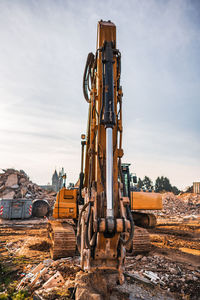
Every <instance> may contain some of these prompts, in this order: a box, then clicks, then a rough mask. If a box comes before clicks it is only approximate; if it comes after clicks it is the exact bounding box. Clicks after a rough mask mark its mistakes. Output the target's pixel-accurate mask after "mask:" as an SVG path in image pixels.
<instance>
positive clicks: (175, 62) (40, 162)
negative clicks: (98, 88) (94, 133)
mask: <svg viewBox="0 0 200 300" xmlns="http://www.w3.org/2000/svg"><path fill="white" fill-rule="evenodd" d="M100 19H103V20H111V21H112V22H114V23H115V25H116V26H117V48H118V49H119V50H120V52H121V53H122V75H121V83H122V88H123V95H124V96H123V130H124V132H123V149H124V153H125V154H124V158H123V162H129V163H131V171H132V172H135V173H136V174H137V176H138V177H141V178H143V177H144V176H145V175H147V176H149V177H150V178H151V179H152V180H153V181H154V180H155V179H156V178H157V176H167V177H168V178H169V179H170V181H171V183H172V185H176V186H177V187H178V188H180V189H183V188H185V187H186V186H189V185H192V182H194V181H200V155H199V153H200V54H199V53H200V1H198V0H190V1H189V0H171V1H170V0H169V1H167V0H165V1H164V0H132V1H131V0H126V1H125V0H124V1H121V0H101V1H95V0H94V1H92V0H85V1H80V0H77V1H73V0H43V1H41V0H12V1H11V0H0V43H1V46H0V141H1V143H0V168H3V169H4V168H16V169H23V170H24V171H25V172H26V173H27V174H28V175H29V176H30V179H31V180H32V181H33V182H36V183H37V184H47V183H48V182H51V177H52V174H53V172H54V170H55V168H56V169H57V170H58V171H59V170H60V169H61V167H64V168H65V171H66V173H67V180H68V182H76V181H77V179H78V174H79V172H80V149H81V147H80V136H81V134H82V133H85V131H86V124H87V111H88V104H87V103H86V101H85V100H84V97H83V93H82V77H83V70H84V66H85V62H86V58H87V54H88V53H89V52H91V51H92V52H95V51H96V34H97V23H98V21H99V20H100Z"/></svg>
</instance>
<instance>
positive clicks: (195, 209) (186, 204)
mask: <svg viewBox="0 0 200 300" xmlns="http://www.w3.org/2000/svg"><path fill="white" fill-rule="evenodd" d="M154 213H155V214H156V215H157V216H162V218H163V217H164V218H165V217H166V218H169V217H182V218H183V217H186V216H193V217H194V218H195V217H197V216H198V215H200V195H198V194H192V193H187V194H186V193H185V194H182V195H178V196H175V195H174V194H173V193H165V194H163V209H162V211H157V212H156V211H155V212H154Z"/></svg>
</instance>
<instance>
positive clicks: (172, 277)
mask: <svg viewBox="0 0 200 300" xmlns="http://www.w3.org/2000/svg"><path fill="white" fill-rule="evenodd" d="M18 223H19V222H18ZM13 224H14V221H13V222H12V223H11V224H7V225H5V224H0V293H1V294H0V299H18V300H19V299H33V291H23V290H22V291H20V292H18V291H17V290H16V287H17V285H18V283H19V282H20V281H21V279H22V278H23V276H24V275H25V274H26V272H27V270H29V269H30V268H31V267H34V266H36V265H37V264H39V263H40V262H42V261H43V260H45V259H49V258H50V254H49V246H50V245H49V241H48V238H47V230H46V223H45V222H44V221H42V222H39V223H38V222H37V221H35V224H29V222H26V225H24V224H23V225H22V224H21V225H19V224H18V225H15V226H13ZM149 233H150V237H151V243H152V249H151V251H150V253H147V254H145V255H140V254H139V255H136V256H134V257H127V259H126V265H125V269H126V270H125V284H124V285H123V286H122V287H120V286H119V287H117V289H116V290H115V291H114V294H113V295H115V296H113V298H112V299H117V297H118V296H120V297H119V298H121V299H164V296H162V295H167V294H162V292H163V293H165V292H168V293H170V294H169V297H168V296H166V298H165V299H192V300H193V299H194V300H196V299H199V295H200V243H199V240H200V223H199V221H198V220H195V221H194V220H187V222H183V223H181V224H180V222H179V223H176V222H167V220H165V222H163V220H159V222H158V226H157V227H156V228H155V229H151V230H149ZM78 263H79V258H78V257H76V258H74V259H72V260H69V261H68V262H67V263H66V264H64V265H62V267H61V266H60V267H59V264H58V265H57V268H58V269H59V271H60V272H61V274H62V276H63V277H64V279H65V280H67V279H70V280H72V281H73V280H74V279H75V275H76V273H77V272H78V271H79V270H80V268H79V267H78ZM136 278H138V280H137V279H136ZM143 278H144V280H145V278H149V280H154V282H152V284H151V285H149V284H148V283H147V284H145V283H143V281H142V279H143ZM148 289H151V291H150V290H148ZM152 290H153V292H152ZM133 291H134V292H133ZM117 295H118V296H117ZM70 297H71V298H73V293H66V294H65V295H63V294H62V295H60V296H58V295H56V296H55V297H54V298H50V296H47V298H45V299H70Z"/></svg>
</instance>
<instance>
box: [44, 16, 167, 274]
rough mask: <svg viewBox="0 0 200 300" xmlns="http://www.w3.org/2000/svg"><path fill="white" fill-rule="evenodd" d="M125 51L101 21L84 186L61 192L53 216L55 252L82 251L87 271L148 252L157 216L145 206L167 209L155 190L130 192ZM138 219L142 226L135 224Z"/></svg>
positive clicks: (89, 96)
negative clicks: (124, 114)
mask: <svg viewBox="0 0 200 300" xmlns="http://www.w3.org/2000/svg"><path fill="white" fill-rule="evenodd" d="M120 77H121V53H120V51H119V50H118V48H117V41H116V26H115V24H114V23H112V22H111V21H103V20H101V21H99V22H98V26H97V46H96V53H95V54H93V53H89V54H88V57H87V61H86V66H85V70H84V76H83V94H84V98H85V100H86V101H87V103H88V106H89V109H88V124H87V131H86V136H85V135H82V136H81V149H82V151H81V172H80V175H79V186H78V187H77V188H74V189H66V187H65V186H64V187H63V188H62V189H61V190H60V191H59V192H58V194H57V198H56V202H55V205H54V209H53V218H52V219H51V220H49V236H50V239H51V257H52V258H53V259H57V258H60V257H66V256H73V255H74V254H75V252H76V251H77V249H78V251H79V253H80V260H81V267H82V269H84V270H89V271H93V270H96V269H98V270H100V269H103V270H107V269H109V270H114V271H117V272H118V273H119V275H120V274H122V273H123V270H124V260H125V256H126V252H129V253H130V254H132V253H134V251H135V252H137V251H138V252H140V251H143V252H145V251H148V247H149V244H150V242H149V235H148V232H147V231H146V229H145V228H149V227H152V226H155V217H154V216H153V215H152V214H149V213H143V211H144V210H152V209H153V210H155V209H161V208H162V199H161V196H160V195H159V194H155V193H137V192H134V193H132V192H130V181H131V180H130V173H129V164H122V161H121V160H122V157H123V154H124V152H123V149H122V133H123V127H122V97H123V93H122V87H121V84H120ZM135 224H136V225H137V226H135Z"/></svg>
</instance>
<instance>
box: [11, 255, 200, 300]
mask: <svg viewBox="0 0 200 300" xmlns="http://www.w3.org/2000/svg"><path fill="white" fill-rule="evenodd" d="M78 272H79V273H78ZM77 273H78V274H79V275H78V276H77ZM95 274H96V273H95ZM95 274H94V278H95V276H97V275H95ZM124 275H125V278H126V282H127V283H128V284H133V283H134V282H139V283H143V284H145V285H147V286H150V287H152V286H153V287H154V288H155V287H156V288H161V290H163V291H166V292H170V293H175V294H176V295H180V297H181V298H178V299H198V298H196V297H198V295H199V293H200V286H199V285H198V282H199V279H200V270H199V269H198V268H196V267H193V266H190V265H186V264H185V263H180V262H179V263H174V262H173V261H171V260H170V259H167V258H166V257H164V256H160V255H154V256H143V255H137V256H136V257H127V258H126V264H125V273H124ZM21 276H23V278H22V279H21V281H20V282H19V284H18V286H17V290H18V291H20V290H27V291H29V292H31V293H32V294H34V297H33V299H35V300H41V299H42V300H43V299H72V298H73V296H74V293H75V290H76V287H77V286H78V285H80V283H81V280H82V281H84V282H85V280H86V279H85V277H88V275H87V273H84V272H82V271H81V269H80V265H79V258H78V257H74V258H71V257H67V258H62V259H59V260H57V261H53V260H51V259H46V260H44V261H43V262H41V263H40V264H39V265H28V266H27V267H26V269H25V272H24V273H22V274H21ZM79 277H80V278H79ZM92 278H93V277H92ZM97 278H98V276H97ZM86 281H87V280H86ZM101 284H102V286H103V281H102V282H101ZM125 284H126V283H125ZM92 286H93V285H92ZM68 297H69V298H68ZM70 297H71V298H70ZM188 297H189V298H188ZM80 299H82V298H80ZM84 299H85V298H84ZM94 299H96V298H94ZM98 299H100V298H98ZM112 299H114V298H112ZM115 299H118V298H115ZM127 299H129V298H127ZM140 299H145V298H140ZM149 299H151V298H149ZM152 299H154V298H152ZM170 299H171V298H170Z"/></svg>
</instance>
